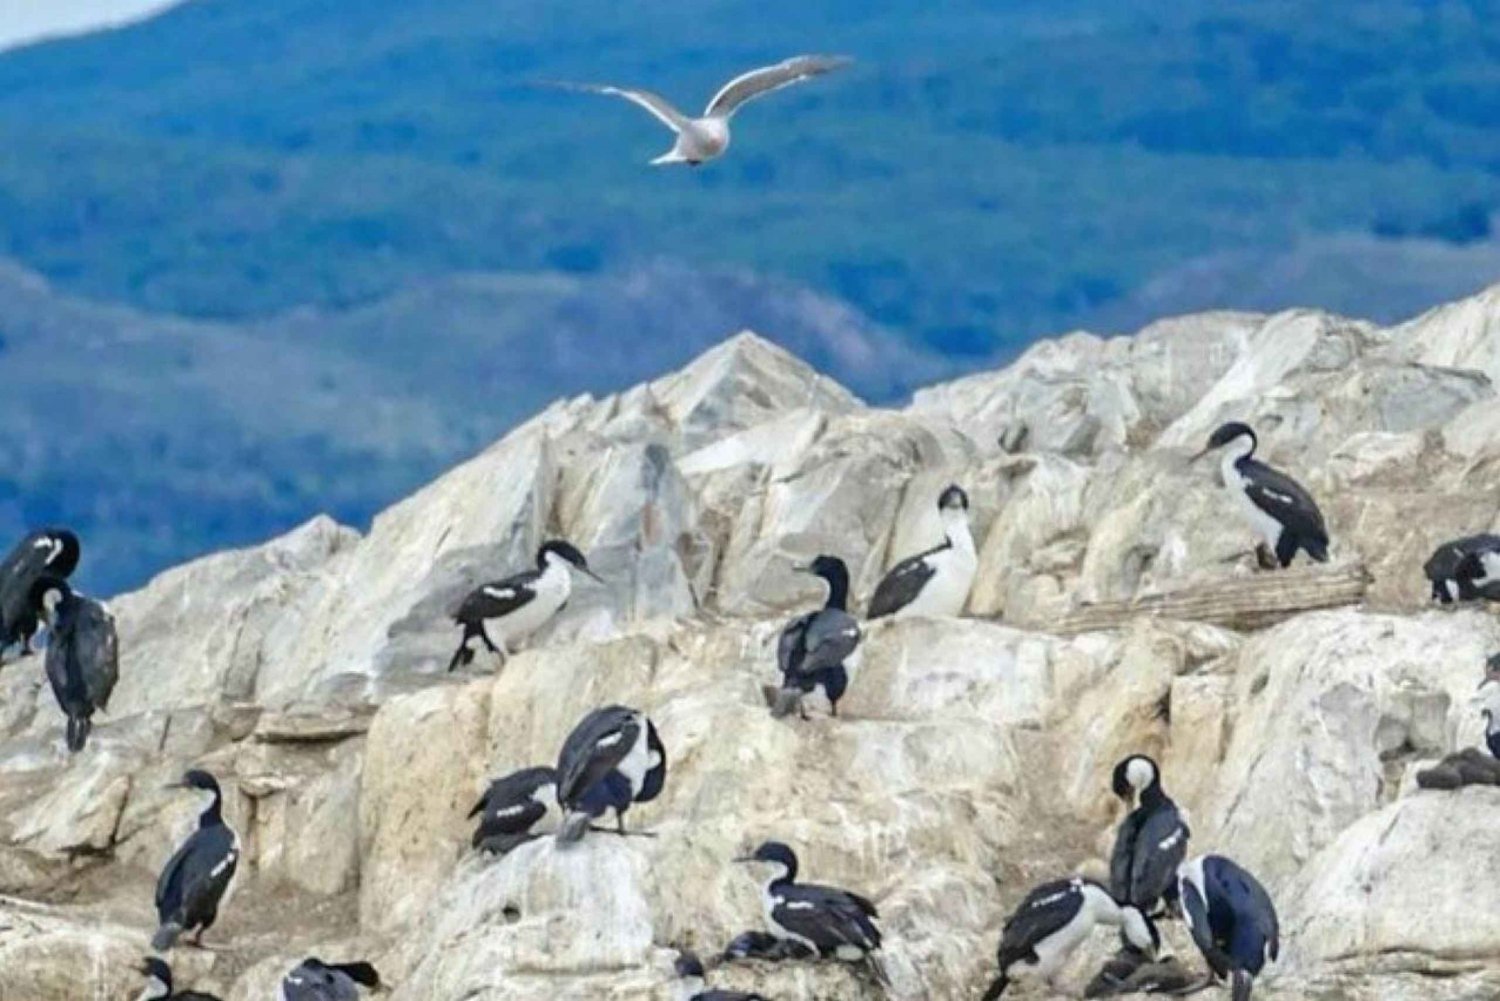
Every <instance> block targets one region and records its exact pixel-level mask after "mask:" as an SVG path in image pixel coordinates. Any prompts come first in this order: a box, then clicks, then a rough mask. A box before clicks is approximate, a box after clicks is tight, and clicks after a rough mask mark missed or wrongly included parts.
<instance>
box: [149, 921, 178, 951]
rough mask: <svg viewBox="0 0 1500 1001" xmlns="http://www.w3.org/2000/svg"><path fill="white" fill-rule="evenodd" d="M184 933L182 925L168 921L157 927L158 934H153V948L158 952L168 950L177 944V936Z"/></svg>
mask: <svg viewBox="0 0 1500 1001" xmlns="http://www.w3.org/2000/svg"><path fill="white" fill-rule="evenodd" d="M181 934H182V925H180V924H177V923H176V922H173V921H168V922H167V923H166V924H164V925H162V926H161V927H160V928H158V929H156V934H155V935H153V936H151V948H153V949H155V950H156V951H157V952H166V951H167V950H169V949H171V948H172V946H174V945H176V944H177V936H178V935H181Z"/></svg>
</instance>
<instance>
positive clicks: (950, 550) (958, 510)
mask: <svg viewBox="0 0 1500 1001" xmlns="http://www.w3.org/2000/svg"><path fill="white" fill-rule="evenodd" d="M938 513H939V515H940V516H941V517H942V521H943V541H942V543H940V544H939V545H936V546H933V547H932V548H931V549H929V550H927V551H926V552H922V553H918V554H917V555H915V556H908V557H907V558H906V559H904V560H902V561H901V562H900V563H897V564H896V565H895V566H894V567H892V568H891V569H890V571H889V572H888V573H887V574H886V575H885V578H884V579H883V580H881V582H880V584H879V586H878V587H876V588H875V595H874V597H872V598H871V599H870V616H869V617H870V618H872V619H879V618H883V617H885V616H887V615H890V616H894V617H895V618H904V617H906V616H912V615H924V616H938V615H948V616H953V615H959V614H961V613H962V612H963V610H964V605H966V604H967V603H968V601H969V588H970V587H971V586H973V584H974V572H975V570H977V569H978V567H979V555H978V553H976V552H975V550H974V536H973V534H972V533H971V532H970V530H969V495H968V494H966V493H964V492H963V490H962V489H961V488H960V487H958V486H957V485H950V486H949V487H948V488H947V489H946V490H944V491H943V492H942V494H941V495H940V496H939V497H938Z"/></svg>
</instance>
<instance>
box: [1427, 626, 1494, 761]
mask: <svg viewBox="0 0 1500 1001" xmlns="http://www.w3.org/2000/svg"><path fill="white" fill-rule="evenodd" d="M1497 662H1500V655H1497V656H1495V657H1491V658H1490V660H1489V665H1488V668H1487V670H1486V677H1485V680H1484V681H1483V682H1481V683H1480V685H1479V690H1478V691H1477V692H1475V693H1474V698H1473V700H1472V701H1473V703H1474V705H1475V707H1476V708H1478V710H1479V715H1480V717H1482V718H1483V719H1484V744H1485V748H1486V749H1487V750H1488V752H1489V753H1488V754H1486V753H1485V752H1484V751H1481V750H1479V748H1477V747H1466V748H1464V749H1463V750H1461V751H1459V752H1458V753H1456V754H1450V755H1448V756H1447V757H1446V758H1444V759H1443V760H1442V761H1440V762H1438V763H1437V764H1436V765H1433V766H1432V767H1431V768H1424V769H1423V770H1421V771H1419V772H1417V785H1418V786H1420V787H1421V788H1423V789H1461V788H1463V787H1464V786H1469V785H1500V678H1495V677H1493V673H1494V671H1495V668H1496V666H1497Z"/></svg>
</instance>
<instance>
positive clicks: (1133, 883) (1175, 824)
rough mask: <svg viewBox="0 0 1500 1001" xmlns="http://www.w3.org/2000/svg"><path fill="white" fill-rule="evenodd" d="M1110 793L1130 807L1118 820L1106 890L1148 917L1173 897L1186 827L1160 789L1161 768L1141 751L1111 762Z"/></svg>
mask: <svg viewBox="0 0 1500 1001" xmlns="http://www.w3.org/2000/svg"><path fill="white" fill-rule="evenodd" d="M1112 786H1113V788H1114V793H1115V795H1116V796H1118V797H1120V798H1121V799H1122V800H1124V801H1125V802H1126V803H1130V802H1132V801H1134V802H1135V803H1136V806H1135V809H1133V810H1131V811H1130V813H1129V814H1127V815H1126V817H1125V819H1124V820H1122V821H1121V822H1120V829H1119V831H1118V832H1116V834H1115V849H1114V852H1113V853H1112V854H1111V856H1110V862H1109V892H1110V893H1111V894H1113V895H1114V897H1115V899H1116V900H1119V901H1120V902H1121V903H1125V904H1131V905H1134V906H1135V907H1138V908H1140V909H1141V911H1142V912H1144V913H1146V914H1149V915H1151V916H1152V917H1160V916H1161V915H1160V914H1159V913H1158V908H1159V906H1160V905H1162V904H1166V905H1170V904H1171V903H1172V902H1173V901H1174V900H1176V898H1177V867H1178V866H1180V865H1181V864H1182V860H1183V859H1185V858H1186V857H1187V845H1188V838H1189V837H1190V836H1191V831H1189V830H1188V825H1187V822H1186V821H1185V820H1184V819H1183V817H1182V813H1181V811H1179V810H1178V809H1177V804H1176V803H1174V802H1172V799H1171V797H1170V796H1168V795H1167V794H1166V792H1165V791H1164V790H1163V789H1162V787H1161V769H1160V768H1159V767H1157V764H1156V762H1155V761H1153V760H1152V759H1150V758H1148V757H1146V756H1145V755H1144V754H1132V755H1130V756H1129V757H1128V758H1125V759H1123V760H1122V761H1121V762H1120V763H1119V764H1117V765H1115V773H1114V778H1113V781H1112Z"/></svg>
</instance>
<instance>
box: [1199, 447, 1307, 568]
mask: <svg viewBox="0 0 1500 1001" xmlns="http://www.w3.org/2000/svg"><path fill="white" fill-rule="evenodd" d="M1255 446H1256V437H1255V432H1254V431H1252V430H1251V429H1250V425H1248V424H1242V423H1240V422H1239V421H1231V422H1230V423H1228V424H1224V425H1221V426H1220V427H1219V428H1218V430H1216V431H1214V433H1213V434H1212V435H1210V436H1209V439H1208V444H1207V445H1205V446H1204V447H1203V450H1202V451H1200V452H1199V453H1198V454H1197V455H1195V456H1193V459H1192V461H1194V462H1196V461H1198V460H1199V459H1201V458H1202V457H1203V456H1205V455H1207V454H1208V453H1209V452H1213V451H1217V450H1219V449H1223V450H1224V453H1223V458H1222V459H1221V460H1220V463H1219V475H1220V478H1221V479H1222V480H1223V481H1224V489H1225V490H1227V491H1229V495H1230V496H1231V497H1233V498H1234V500H1235V504H1236V506H1237V507H1238V508H1239V509H1240V513H1241V514H1242V515H1243V516H1244V517H1245V520H1246V521H1248V522H1249V523H1250V527H1251V529H1253V530H1254V531H1255V533H1256V534H1257V535H1259V536H1260V537H1261V540H1262V541H1261V542H1260V544H1259V545H1257V546H1256V549H1255V556H1256V559H1257V560H1258V561H1259V563H1260V566H1261V568H1262V569H1265V570H1271V569H1274V568H1275V567H1276V566H1278V565H1280V566H1281V567H1283V568H1285V567H1288V566H1290V565H1291V563H1292V558H1293V557H1294V556H1296V555H1297V550H1299V549H1301V550H1302V551H1303V552H1305V553H1306V554H1307V555H1308V556H1309V557H1310V558H1312V559H1314V560H1316V561H1317V562H1319V563H1326V562H1327V561H1328V529H1327V527H1325V526H1324V524H1323V512H1322V511H1319V510H1318V505H1317V502H1316V501H1314V500H1313V499H1312V494H1309V493H1308V492H1307V491H1306V490H1304V489H1303V487H1302V485H1301V484H1300V483H1298V482H1297V481H1296V480H1294V479H1292V478H1291V477H1290V476H1287V475H1286V474H1285V473H1281V472H1278V471H1276V470H1275V469H1272V468H1271V467H1270V466H1268V465H1266V464H1265V463H1263V462H1258V461H1257V460H1256V459H1255Z"/></svg>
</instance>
